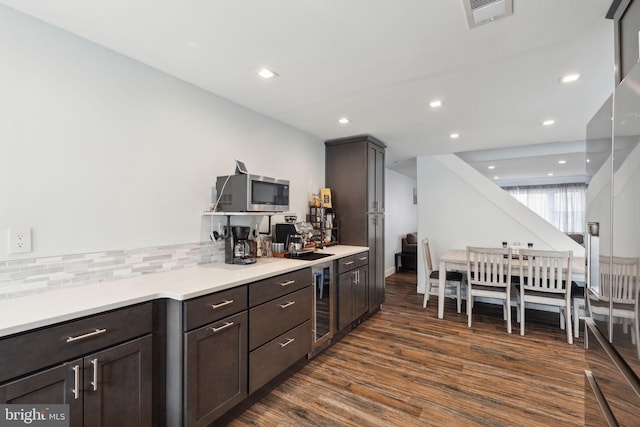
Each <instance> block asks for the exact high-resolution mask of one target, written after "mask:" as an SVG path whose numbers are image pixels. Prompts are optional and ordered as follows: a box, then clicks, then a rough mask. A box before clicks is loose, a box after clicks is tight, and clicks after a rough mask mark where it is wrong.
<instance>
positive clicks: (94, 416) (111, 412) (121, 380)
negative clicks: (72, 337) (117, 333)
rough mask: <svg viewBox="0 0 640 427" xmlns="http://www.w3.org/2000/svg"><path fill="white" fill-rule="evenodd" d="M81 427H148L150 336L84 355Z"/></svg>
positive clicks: (150, 364)
mask: <svg viewBox="0 0 640 427" xmlns="http://www.w3.org/2000/svg"><path fill="white" fill-rule="evenodd" d="M83 366H84V387H83V389H84V394H83V395H84V424H85V425H87V426H105V427H107V426H123V427H126V426H132V427H134V426H151V425H152V422H151V393H152V381H151V378H152V371H151V366H152V363H151V335H147V336H146V337H142V338H138V339H136V340H133V341H130V342H127V343H124V344H120V345H118V346H115V347H112V348H109V349H106V350H103V351H101V352H99V353H95V354H92V355H89V356H86V357H85V358H84V361H83Z"/></svg>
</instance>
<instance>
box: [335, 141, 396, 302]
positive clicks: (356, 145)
mask: <svg viewBox="0 0 640 427" xmlns="http://www.w3.org/2000/svg"><path fill="white" fill-rule="evenodd" d="M325 146H326V156H325V163H326V164H325V166H326V167H325V174H326V175H325V185H326V186H327V187H329V188H331V194H332V204H333V211H334V213H335V215H336V219H337V220H338V221H340V243H341V244H346V245H358V246H368V247H369V252H370V258H369V264H368V266H369V267H368V268H369V272H368V287H369V290H368V311H369V312H370V313H373V312H375V311H376V310H378V309H379V308H380V306H381V304H382V303H383V302H384V221H385V219H384V209H385V206H384V185H385V168H384V161H385V160H384V159H385V147H386V146H385V145H384V143H382V142H381V141H379V140H377V139H376V138H373V137H372V136H369V135H362V136H354V137H348V138H341V139H334V140H330V141H326V142H325Z"/></svg>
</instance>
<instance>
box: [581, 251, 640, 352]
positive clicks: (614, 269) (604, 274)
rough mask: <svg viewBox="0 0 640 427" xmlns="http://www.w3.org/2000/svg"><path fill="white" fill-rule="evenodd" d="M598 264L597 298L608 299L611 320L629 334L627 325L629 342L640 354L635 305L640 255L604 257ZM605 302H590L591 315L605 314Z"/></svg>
mask: <svg viewBox="0 0 640 427" xmlns="http://www.w3.org/2000/svg"><path fill="white" fill-rule="evenodd" d="M603 261H604V262H601V263H600V292H601V296H600V300H601V301H609V300H612V310H611V312H610V315H611V321H612V322H613V323H618V324H619V323H622V325H623V333H629V325H631V328H632V329H631V343H632V344H634V345H635V346H636V351H637V353H638V357H640V335H639V333H640V330H639V329H640V326H639V325H638V323H639V322H638V313H639V311H638V305H639V301H638V299H639V286H640V283H639V281H640V258H636V257H615V256H614V257H611V259H610V261H609V257H604V260H603ZM608 309H609V305H608V304H606V305H604V304H598V305H596V304H592V305H591V306H590V310H591V313H592V314H596V315H597V314H601V315H605V316H609V312H608Z"/></svg>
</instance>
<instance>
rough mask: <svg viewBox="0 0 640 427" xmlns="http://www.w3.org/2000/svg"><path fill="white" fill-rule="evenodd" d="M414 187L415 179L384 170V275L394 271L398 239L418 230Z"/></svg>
mask: <svg viewBox="0 0 640 427" xmlns="http://www.w3.org/2000/svg"><path fill="white" fill-rule="evenodd" d="M415 187H416V180H415V179H413V178H409V177H407V176H405V175H402V174H399V173H398V172H395V171H392V170H390V169H386V170H385V190H384V191H385V232H384V237H385V249H384V255H385V257H384V266H385V276H389V275H390V274H393V273H394V272H395V258H394V254H395V253H396V252H400V250H401V244H400V239H401V238H402V237H403V236H404V235H405V234H407V233H412V232H416V231H418V207H417V206H416V205H414V204H413V189H414V188H415Z"/></svg>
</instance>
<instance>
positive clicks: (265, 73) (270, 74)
mask: <svg viewBox="0 0 640 427" xmlns="http://www.w3.org/2000/svg"><path fill="white" fill-rule="evenodd" d="M256 74H257V75H259V76H260V77H262V78H263V79H272V78H274V77H278V74H277V73H276V72H275V71H272V70H270V69H268V68H261V69H260V70H258V72H256Z"/></svg>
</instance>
